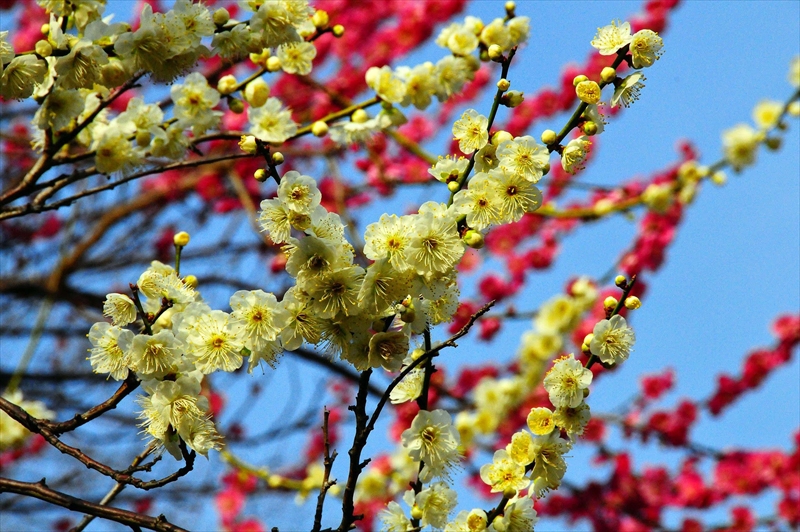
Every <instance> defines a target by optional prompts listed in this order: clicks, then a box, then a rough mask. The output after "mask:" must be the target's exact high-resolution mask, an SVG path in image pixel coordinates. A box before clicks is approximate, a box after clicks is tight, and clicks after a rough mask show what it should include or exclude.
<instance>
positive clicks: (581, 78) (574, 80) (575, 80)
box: [572, 74, 589, 87]
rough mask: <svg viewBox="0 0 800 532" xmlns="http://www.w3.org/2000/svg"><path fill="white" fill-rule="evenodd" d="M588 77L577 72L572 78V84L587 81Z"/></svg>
mask: <svg viewBox="0 0 800 532" xmlns="http://www.w3.org/2000/svg"><path fill="white" fill-rule="evenodd" d="M588 79H589V78H587V77H586V76H584V75H583V74H578V75H577V76H575V77H574V78H572V86H573V87H577V86H578V83H583V82H584V81H588Z"/></svg>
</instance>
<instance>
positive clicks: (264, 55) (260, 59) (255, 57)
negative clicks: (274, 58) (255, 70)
mask: <svg viewBox="0 0 800 532" xmlns="http://www.w3.org/2000/svg"><path fill="white" fill-rule="evenodd" d="M269 56H270V52H269V48H264V49H263V50H261V51H260V52H259V53H257V54H256V53H251V54H250V61H252V62H253V64H254V65H259V66H266V64H267V59H269Z"/></svg>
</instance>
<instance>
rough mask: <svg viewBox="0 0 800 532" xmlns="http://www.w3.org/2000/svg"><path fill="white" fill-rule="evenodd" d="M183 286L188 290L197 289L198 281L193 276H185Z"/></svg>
mask: <svg viewBox="0 0 800 532" xmlns="http://www.w3.org/2000/svg"><path fill="white" fill-rule="evenodd" d="M183 284H185V285H186V286H188V287H190V288H197V286H198V285H199V284H200V281H198V280H197V277H195V276H194V275H187V276H186V277H184V278H183Z"/></svg>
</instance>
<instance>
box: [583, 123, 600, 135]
mask: <svg viewBox="0 0 800 532" xmlns="http://www.w3.org/2000/svg"><path fill="white" fill-rule="evenodd" d="M583 132H584V133H586V134H587V135H589V136H590V137H591V136H593V135H596V134H597V124H595V123H594V122H592V121H591V120H587V121H586V122H584V123H583Z"/></svg>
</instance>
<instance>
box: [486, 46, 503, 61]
mask: <svg viewBox="0 0 800 532" xmlns="http://www.w3.org/2000/svg"><path fill="white" fill-rule="evenodd" d="M486 53H487V54H488V55H489V59H491V60H492V61H497V62H498V63H499V62H500V61H502V60H503V49H502V48H500V45H498V44H493V45H491V46H489V49H488V50H486Z"/></svg>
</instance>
